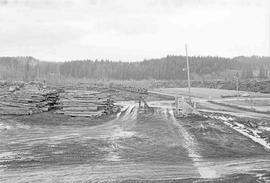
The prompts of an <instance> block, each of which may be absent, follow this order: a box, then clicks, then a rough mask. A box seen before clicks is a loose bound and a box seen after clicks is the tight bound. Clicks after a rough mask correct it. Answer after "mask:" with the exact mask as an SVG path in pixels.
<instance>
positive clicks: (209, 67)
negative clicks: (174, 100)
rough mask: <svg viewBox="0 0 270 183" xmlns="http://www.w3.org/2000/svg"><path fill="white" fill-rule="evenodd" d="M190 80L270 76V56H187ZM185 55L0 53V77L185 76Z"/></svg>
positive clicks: (129, 77)
mask: <svg viewBox="0 0 270 183" xmlns="http://www.w3.org/2000/svg"><path fill="white" fill-rule="evenodd" d="M189 61H190V70H191V78H192V79H193V80H213V79H214V80H216V79H221V80H231V79H234V78H235V77H237V78H239V79H253V78H259V79H268V78H270V57H258V56H252V57H243V56H240V57H234V58H224V57H212V56H196V57H195V56H191V57H189ZM186 76H187V73H186V57H184V56H173V55H169V56H166V57H164V58H158V59H148V60H144V61H141V62H120V61H118V62H115V61H109V60H73V61H66V62H45V61H40V60H38V59H36V58H33V57H0V79H1V80H23V81H32V80H55V79H68V78H76V79H97V80H146V79H154V80H186Z"/></svg>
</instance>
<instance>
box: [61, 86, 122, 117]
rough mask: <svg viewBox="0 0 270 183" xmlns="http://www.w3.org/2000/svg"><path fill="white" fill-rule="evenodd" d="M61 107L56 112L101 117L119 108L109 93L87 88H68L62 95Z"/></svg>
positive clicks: (76, 115) (75, 115)
mask: <svg viewBox="0 0 270 183" xmlns="http://www.w3.org/2000/svg"><path fill="white" fill-rule="evenodd" d="M59 108H60V110H58V111H56V113H59V114H64V115H68V116H74V117H99V116H102V115H107V114H112V113H116V112H117V111H118V110H119V107H118V106H116V105H114V102H113V100H111V99H110V95H109V94H106V93H103V92H97V91H87V90H66V91H65V92H64V93H62V94H61V95H60V106H59Z"/></svg>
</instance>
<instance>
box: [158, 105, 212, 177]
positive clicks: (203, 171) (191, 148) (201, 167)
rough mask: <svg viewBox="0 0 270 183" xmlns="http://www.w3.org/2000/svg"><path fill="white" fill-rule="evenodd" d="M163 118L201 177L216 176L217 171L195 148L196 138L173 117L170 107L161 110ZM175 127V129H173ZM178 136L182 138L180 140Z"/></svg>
mask: <svg viewBox="0 0 270 183" xmlns="http://www.w3.org/2000/svg"><path fill="white" fill-rule="evenodd" d="M163 114H164V115H165V118H167V123H168V128H169V129H170V131H172V132H173V133H175V137H176V139H175V140H176V141H177V142H178V143H181V145H182V146H183V147H185V148H186V150H187V152H188V156H189V157H190V158H191V159H192V161H193V165H194V166H195V167H196V168H197V170H198V173H199V174H200V177H201V178H217V173H216V171H215V170H212V169H211V168H209V167H208V166H207V163H206V162H204V160H203V157H202V156H201V155H200V152H199V149H198V148H197V147H198V145H197V141H196V139H195V138H194V137H193V136H192V135H191V134H190V133H189V132H188V131H187V130H186V129H185V127H184V126H183V125H181V122H179V121H178V120H176V119H175V116H174V113H173V110H172V109H165V111H164V112H163ZM173 127H175V128H176V129H177V131H175V128H173ZM179 138H182V139H183V140H182V141H180V140H179Z"/></svg>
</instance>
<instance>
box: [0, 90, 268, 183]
mask: <svg viewBox="0 0 270 183" xmlns="http://www.w3.org/2000/svg"><path fill="white" fill-rule="evenodd" d="M185 90H186V89H163V90H162V91H161V90H159V92H166V93H169V94H172V95H174V94H176V93H179V92H181V91H182V92H185ZM192 90H193V89H192ZM199 90H200V92H202V94H200V92H199ZM195 91H196V92H195ZM223 92H224V93H226V94H227V92H226V91H218V90H212V93H210V92H209V90H205V89H197V90H194V94H195V93H196V95H197V96H196V98H194V100H196V101H198V102H200V104H199V105H198V106H199V110H200V111H201V114H202V115H201V116H193V117H187V118H178V117H177V116H175V114H174V109H173V106H174V104H173V102H174V100H169V101H167V100H161V99H162V98H160V100H158V98H157V96H155V97H150V96H149V98H147V97H146V100H147V101H148V104H149V105H150V107H152V108H151V109H144V108H139V106H138V103H137V101H136V97H137V96H136V95H134V94H131V93H130V94H128V92H120V93H122V94H121V95H120V94H119V92H118V94H117V95H118V98H119V99H120V98H121V97H120V96H122V97H123V96H130V97H129V98H126V99H123V100H122V101H121V102H118V103H117V104H118V105H121V106H122V107H121V111H120V112H119V113H117V114H116V115H109V116H103V117H102V118H79V117H70V116H65V115H61V114H55V113H54V111H49V112H44V113H39V114H34V115H29V116H1V118H0V139H1V141H0V171H1V173H0V182H195V181H196V182H252V183H253V182H268V181H270V153H269V151H270V147H269V142H270V138H269V137H270V135H269V129H270V121H269V119H270V118H269V115H268V114H259V113H256V112H252V111H245V110H241V109H235V108H232V107H228V106H220V105H217V104H212V103H209V102H208V101H207V100H204V99H205V98H209V97H208V95H210V94H211V96H212V98H219V97H218V95H220V94H222V93H223ZM180 94H181V93H180ZM132 95H134V96H133V97H132ZM131 99H132V100H133V101H128V100H131ZM134 99H135V101H134Z"/></svg>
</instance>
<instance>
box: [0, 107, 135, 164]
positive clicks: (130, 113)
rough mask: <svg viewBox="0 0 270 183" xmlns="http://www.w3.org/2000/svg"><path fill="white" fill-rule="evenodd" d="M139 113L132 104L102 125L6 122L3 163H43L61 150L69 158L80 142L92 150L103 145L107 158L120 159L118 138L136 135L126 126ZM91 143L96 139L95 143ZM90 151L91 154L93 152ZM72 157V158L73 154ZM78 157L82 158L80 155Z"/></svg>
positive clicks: (1, 133)
mask: <svg viewBox="0 0 270 183" xmlns="http://www.w3.org/2000/svg"><path fill="white" fill-rule="evenodd" d="M136 115H137V109H136V107H135V105H129V106H127V107H126V108H124V109H123V110H122V111H121V112H119V114H118V115H117V118H116V119H114V120H112V121H109V122H107V123H104V124H102V125H99V126H91V127H85V126H84V127H66V126H61V127H56V128H52V127H39V126H26V125H24V126H22V125H21V124H17V122H10V123H3V125H2V126H4V125H6V126H4V127H5V128H4V129H1V130H2V131H0V138H1V141H0V163H1V164H6V165H7V166H9V163H8V162H10V163H12V164H14V162H18V163H24V162H25V161H27V162H29V163H30V164H31V162H34V161H35V162H37V164H36V165H37V166H43V164H46V162H44V161H46V160H45V159H47V158H51V156H53V157H54V156H55V155H53V154H57V153H60V155H61V154H62V155H63V156H68V158H69V156H70V155H71V156H77V155H76V154H70V152H69V151H70V149H73V148H72V147H70V145H72V144H74V145H79V147H80V148H83V147H84V146H85V147H86V146H88V147H87V148H88V149H89V148H90V149H89V150H91V148H94V149H93V150H95V148H102V149H100V150H99V151H101V152H103V151H105V152H107V153H108V155H107V156H108V157H105V159H106V158H107V160H108V161H119V160H120V157H119V155H118V154H117V153H116V152H117V150H118V148H119V145H118V144H117V140H118V139H119V138H129V137H132V136H133V135H134V133H135V132H132V131H126V130H127V129H129V128H128V126H134V125H135V122H134V121H135V120H136ZM125 122H127V124H125ZM1 124H2V122H1ZM97 142H100V143H101V145H100V144H96V143H97ZM89 143H90V144H89ZM91 143H94V145H93V144H91ZM103 144H105V145H106V146H107V145H108V147H104V148H103V147H102V146H103ZM99 146H101V147H99ZM77 151H78V150H77ZM75 152H76V149H75V150H72V153H75ZM88 154H89V155H91V153H89V152H88ZM79 156H80V155H79ZM86 156H87V155H86ZM100 156H103V155H100ZM70 158H71V159H72V157H70ZM75 159H76V158H75ZM67 161H69V160H67ZM78 161H79V162H81V160H79V159H78ZM27 162H26V163H27ZM55 163H58V162H55ZM30 164H29V166H30ZM32 164H33V163H32ZM36 165H35V166H36ZM27 166H28V165H27ZM31 166H32V165H31ZM4 167H6V166H4Z"/></svg>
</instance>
